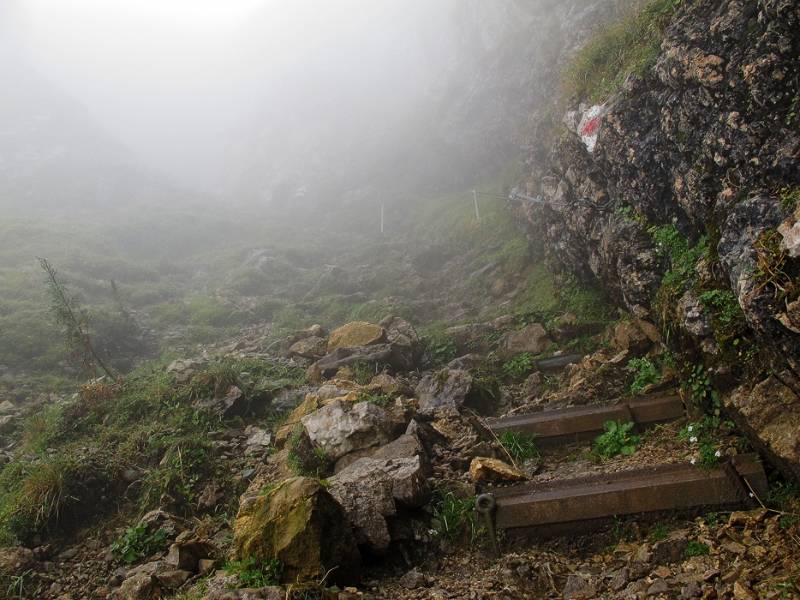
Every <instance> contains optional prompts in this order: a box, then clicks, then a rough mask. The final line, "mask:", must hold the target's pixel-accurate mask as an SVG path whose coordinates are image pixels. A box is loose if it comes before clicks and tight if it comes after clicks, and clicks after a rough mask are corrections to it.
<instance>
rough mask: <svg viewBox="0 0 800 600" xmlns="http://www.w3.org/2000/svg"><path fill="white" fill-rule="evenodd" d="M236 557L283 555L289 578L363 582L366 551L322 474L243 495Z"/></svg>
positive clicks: (235, 531)
mask: <svg viewBox="0 0 800 600" xmlns="http://www.w3.org/2000/svg"><path fill="white" fill-rule="evenodd" d="M233 535H234V540H233V542H234V558H235V559H237V560H242V559H246V558H256V559H259V560H270V559H273V558H277V559H278V560H279V561H280V562H281V564H282V565H283V580H284V581H285V582H290V583H295V582H298V581H319V580H321V579H322V578H323V577H324V576H325V574H326V573H328V571H331V572H330V574H329V575H328V580H331V581H333V582H335V583H337V584H340V585H342V584H350V583H354V582H357V581H358V579H359V572H360V567H361V555H360V554H359V552H358V547H357V546H356V541H355V537H354V535H353V532H352V530H351V529H350V526H349V524H348V520H347V517H346V515H345V513H344V510H343V509H342V507H341V506H340V505H339V503H338V502H336V500H334V499H333V497H332V496H331V495H330V494H329V493H328V491H327V490H326V489H325V488H324V487H323V486H322V485H321V484H320V482H319V481H317V480H316V479H311V478H308V477H292V478H290V479H287V480H285V481H283V482H282V483H280V484H279V485H278V487H276V488H275V489H274V490H271V491H269V492H268V493H266V494H262V495H258V496H251V497H249V498H246V499H243V500H242V504H241V506H240V508H239V513H238V514H237V515H236V521H235V522H234V526H233Z"/></svg>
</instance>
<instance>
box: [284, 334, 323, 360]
mask: <svg viewBox="0 0 800 600" xmlns="http://www.w3.org/2000/svg"><path fill="white" fill-rule="evenodd" d="M327 345H328V342H327V340H326V339H325V338H323V337H316V336H311V337H307V338H304V339H302V340H299V341H297V342H295V343H294V344H292V346H291V348H289V353H288V355H289V357H290V358H292V357H295V356H299V357H300V358H310V359H313V360H316V359H318V358H322V357H323V356H325V354H326V353H327Z"/></svg>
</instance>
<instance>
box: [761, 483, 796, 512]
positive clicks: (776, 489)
mask: <svg viewBox="0 0 800 600" xmlns="http://www.w3.org/2000/svg"><path fill="white" fill-rule="evenodd" d="M799 501H800V485H798V484H796V483H794V482H790V481H783V480H773V481H771V482H770V486H769V491H768V492H767V497H766V498H765V502H766V503H767V505H768V506H770V507H775V508H777V509H779V510H782V511H790V510H792V509H793V508H794V506H795V505H796V504H797V503H798V502H799Z"/></svg>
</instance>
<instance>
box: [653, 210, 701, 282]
mask: <svg viewBox="0 0 800 600" xmlns="http://www.w3.org/2000/svg"><path fill="white" fill-rule="evenodd" d="M648 233H650V235H651V236H652V238H653V242H654V243H655V245H656V250H657V251H658V253H659V254H661V255H662V256H666V257H668V258H669V261H670V269H669V270H668V271H667V273H666V274H665V275H664V279H663V280H662V284H663V285H665V286H669V287H683V286H685V285H686V282H688V281H689V280H690V279H691V278H692V277H693V276H694V269H695V265H696V264H697V261H698V260H699V259H700V258H701V257H702V256H703V255H705V254H706V253H707V252H708V240H707V239H706V238H705V237H701V238H700V240H699V241H698V242H697V244H696V245H694V246H691V245H690V244H689V240H687V239H686V238H685V237H684V236H683V235H682V234H681V233H680V232H679V231H678V228H677V227H676V226H675V225H674V224H669V225H660V226H653V227H650V228H649V229H648Z"/></svg>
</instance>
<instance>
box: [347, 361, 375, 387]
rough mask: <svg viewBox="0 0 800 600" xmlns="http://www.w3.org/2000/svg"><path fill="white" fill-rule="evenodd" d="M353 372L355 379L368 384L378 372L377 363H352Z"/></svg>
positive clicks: (357, 381) (362, 383) (359, 382)
mask: <svg viewBox="0 0 800 600" xmlns="http://www.w3.org/2000/svg"><path fill="white" fill-rule="evenodd" d="M350 369H351V370H352V372H353V379H354V380H355V382H356V383H358V384H361V385H367V384H368V383H369V382H370V381H372V378H373V377H375V375H376V373H377V365H376V364H375V363H367V362H357V363H354V364H352V365H350Z"/></svg>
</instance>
